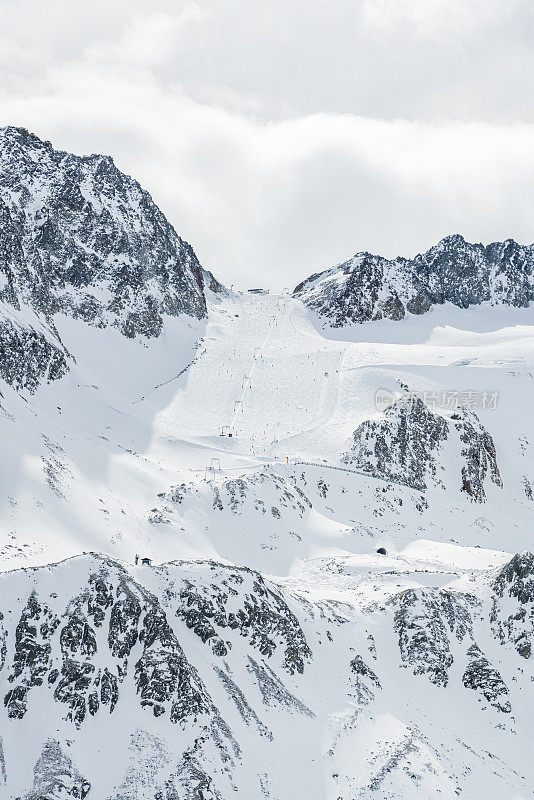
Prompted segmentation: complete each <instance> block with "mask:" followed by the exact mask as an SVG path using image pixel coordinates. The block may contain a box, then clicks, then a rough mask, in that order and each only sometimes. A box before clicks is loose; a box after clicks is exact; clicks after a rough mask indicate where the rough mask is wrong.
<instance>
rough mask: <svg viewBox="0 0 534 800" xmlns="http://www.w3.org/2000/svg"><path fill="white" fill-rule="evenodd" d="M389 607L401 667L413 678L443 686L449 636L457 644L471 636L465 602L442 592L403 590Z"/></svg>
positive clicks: (450, 659) (448, 659) (449, 655)
mask: <svg viewBox="0 0 534 800" xmlns="http://www.w3.org/2000/svg"><path fill="white" fill-rule="evenodd" d="M391 603H392V605H393V606H394V607H395V615H394V623H393V626H394V629H395V631H396V633H397V635H398V637H399V648H400V653H401V659H402V662H403V664H404V665H405V666H410V667H411V668H412V669H413V673H414V675H427V676H428V679H429V680H430V681H432V683H435V684H437V685H438V686H447V683H448V681H449V673H448V671H449V668H450V666H451V664H452V663H453V655H452V653H451V646H450V640H449V635H450V634H454V635H455V636H456V638H457V640H458V641H459V642H461V641H463V639H464V637H465V636H468V637H469V636H470V635H471V629H472V619H471V613H470V608H469V604H470V601H469V599H468V598H466V597H465V596H460V595H455V594H453V593H452V592H447V591H445V590H442V591H438V590H434V589H421V590H416V589H407V590H406V591H404V592H401V593H400V594H399V595H397V596H396V597H395V598H394V599H393V600H392V601H391Z"/></svg>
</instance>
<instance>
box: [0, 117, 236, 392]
mask: <svg viewBox="0 0 534 800" xmlns="http://www.w3.org/2000/svg"><path fill="white" fill-rule="evenodd" d="M206 284H207V285H208V287H209V288H211V289H215V290H219V289H220V288H221V287H220V286H219V284H217V282H216V281H215V280H214V279H213V276H211V274H209V273H206V272H204V270H203V269H202V267H201V266H200V264H199V262H198V259H197V257H196V256H195V253H194V252H193V249H192V248H191V247H190V245H188V244H187V243H186V242H184V241H182V239H180V237H179V236H178V235H177V233H176V231H175V230H174V229H173V227H172V225H170V223H169V222H168V221H167V220H166V219H165V217H164V216H163V214H162V213H161V211H160V210H159V209H158V208H157V207H156V205H155V204H154V202H153V201H152V199H151V197H150V195H149V194H148V192H146V191H144V190H143V189H142V188H141V187H140V186H139V184H138V183H137V182H136V181H134V180H132V178H130V177H128V176H127V175H124V174H123V173H121V172H120V171H119V170H118V169H117V167H116V166H115V164H114V163H113V161H112V159H111V158H110V157H109V156H100V155H92V156H84V157H79V156H74V155H71V154H70V153H64V152H60V151H57V150H54V149H53V147H52V145H51V144H50V142H44V141H41V139H39V138H38V137H37V136H35V135H33V134H31V133H28V131H26V130H25V129H23V128H9V127H8V128H2V129H0V341H1V342H2V351H3V352H5V354H6V358H5V359H2V361H1V362H0V369H1V375H2V377H3V378H4V380H6V381H8V382H9V383H11V384H12V385H15V386H21V387H25V388H28V389H30V390H33V389H35V388H36V386H37V385H38V384H39V383H40V382H41V381H42V380H54V379H56V378H59V377H61V376H62V375H63V374H64V373H65V372H66V371H67V369H68V368H69V364H70V362H71V354H69V352H68V351H67V350H66V349H65V347H64V345H63V343H62V342H61V339H60V338H59V337H58V332H57V329H56V328H55V326H54V322H53V319H54V315H56V314H58V313H61V314H66V315H68V316H71V317H74V318H76V319H82V320H85V321H86V322H89V323H90V324H91V325H97V326H99V327H105V326H107V325H113V326H115V327H117V328H118V329H119V330H120V331H121V333H123V334H124V335H125V336H128V337H134V336H136V335H139V334H143V335H144V336H148V337H150V336H159V335H160V334H161V331H162V328H163V319H164V316H165V315H170V316H177V315H179V314H188V315H190V316H193V317H196V318H199V319H201V318H203V317H204V316H205V315H206V301H205V293H204V289H205V286H206Z"/></svg>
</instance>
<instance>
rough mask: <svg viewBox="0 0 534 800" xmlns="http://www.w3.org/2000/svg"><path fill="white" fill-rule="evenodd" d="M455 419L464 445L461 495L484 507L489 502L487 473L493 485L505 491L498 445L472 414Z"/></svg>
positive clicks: (460, 414)
mask: <svg viewBox="0 0 534 800" xmlns="http://www.w3.org/2000/svg"><path fill="white" fill-rule="evenodd" d="M454 416H455V418H456V422H455V423H454V426H455V428H456V430H457V431H458V433H459V436H460V441H461V442H462V445H463V447H462V456H463V458H464V459H465V464H464V465H463V466H462V491H463V492H466V493H467V494H468V495H469V496H470V497H472V498H473V500H475V501H476V502H478V503H481V502H483V501H484V500H485V499H486V492H485V491H484V480H485V478H486V475H487V474H488V473H489V477H490V478H491V480H492V482H493V483H494V484H495V485H496V486H499V487H501V488H502V480H501V475H500V472H499V468H498V466H497V454H496V452H495V444H494V442H493V439H492V438H491V436H490V435H489V433H488V432H487V430H486V429H485V428H484V427H483V426H482V425H481V424H480V422H479V420H478V417H477V416H476V414H475V413H474V412H473V411H467V410H465V409H460V410H459V411H458V412H457V414H455V415H454Z"/></svg>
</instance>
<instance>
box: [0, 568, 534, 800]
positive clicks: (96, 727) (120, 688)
mask: <svg viewBox="0 0 534 800" xmlns="http://www.w3.org/2000/svg"><path fill="white" fill-rule="evenodd" d="M533 562H534V557H533V556H532V555H531V554H530V553H521V554H518V555H517V556H515V557H514V558H513V559H512V561H510V562H509V563H508V564H506V565H505V566H504V567H503V568H502V569H500V570H498V571H497V572H496V571H495V570H481V571H479V572H478V574H476V576H473V574H472V573H471V574H469V573H468V572H467V571H465V572H464V574H463V575H458V576H456V577H454V576H451V578H452V580H451V581H450V583H449V585H448V586H447V587H446V588H437V587H427V588H422V587H420V586H418V585H417V581H418V573H410V572H409V571H403V570H399V571H398V572H397V573H396V578H395V580H394V581H391V580H390V579H388V576H389V572H388V571H385V572H384V571H383V570H382V571H381V570H380V567H379V563H378V560H377V559H376V558H375V563H374V564H371V563H369V564H368V565H367V567H368V569H367V570H366V571H360V570H359V566H358V564H357V562H356V561H351V560H350V559H349V560H346V559H342V560H336V563H335V568H334V562H333V561H332V560H331V559H326V560H324V561H323V560H319V561H317V562H316V563H315V565H314V569H315V571H314V573H313V575H314V581H313V591H312V592H310V590H309V589H305V588H304V584H301V586H300V587H294V588H290V586H289V585H288V582H278V583H274V582H273V581H272V580H267V579H265V578H264V577H263V576H262V575H261V574H259V573H258V572H255V571H253V570H248V569H243V568H239V567H233V566H231V565H224V564H221V563H218V562H214V561H180V562H174V563H169V564H166V565H163V566H160V567H156V568H142V567H139V568H136V569H132V568H131V567H130V568H126V567H125V566H124V565H122V564H119V563H118V562H115V561H112V560H110V559H106V558H103V557H101V556H96V555H93V554H90V555H86V556H83V557H78V558H74V559H70V560H68V561H64V562H62V563H59V564H51V565H48V566H47V567H42V568H39V569H36V570H16V571H13V572H9V573H5V574H4V575H3V576H2V577H1V579H0V583H1V589H2V592H1V597H2V602H1V617H0V693H1V696H2V698H3V703H2V705H1V710H0V720H1V723H0V754H1V759H0V785H2V786H3V791H4V792H7V795H6V796H9V797H13V798H14V797H20V798H27V800H30V798H35V797H49V798H52V799H55V798H57V799H58V800H59V798H65V797H67V798H74V797H77V798H80V797H82V798H83V797H88V798H89V800H91V798H92V797H93V796H94V797H98V798H100V799H101V800H118V799H119V798H121V800H123V799H124V798H130V799H131V800H148V799H150V800H159V798H161V797H163V798H175V797H176V798H178V797H180V798H189V800H199V798H211V800H222V798H226V797H228V796H229V793H233V792H237V793H238V795H242V796H244V797H263V798H271V799H272V800H274V799H275V798H276V800H291V799H292V798H294V797H296V796H299V794H298V792H301V793H305V796H306V797H309V798H312V800H319V799H320V798H338V797H342V798H344V799H345V798H350V797H354V796H360V797H371V796H373V797H380V798H386V797H387V798H394V799H396V798H399V799H400V798H406V797H414V798H415V797H418V796H420V792H421V790H422V788H424V790H425V792H426V793H427V794H426V795H425V796H432V794H433V793H434V794H439V795H441V796H445V797H451V798H452V797H454V796H458V794H459V795H460V796H462V794H464V793H465V796H466V797H467V796H468V797H480V798H482V797H484V796H485V795H484V792H485V791H486V789H485V788H484V783H483V784H482V785H480V775H481V774H482V773H485V784H486V785H489V786H493V788H494V789H495V791H499V792H500V793H501V795H500V796H506V793H511V794H512V795H514V793H517V796H522V794H521V793H522V792H523V791H525V790H526V789H527V787H528V786H529V784H531V782H532V779H533V778H534V775H533V774H532V767H531V762H530V761H527V763H523V764H522V765H521V770H518V769H517V767H518V766H519V763H520V762H521V758H522V757H523V754H524V753H526V752H527V751H528V748H530V747H531V746H532V743H533V734H532V730H531V727H530V725H529V721H530V720H529V715H528V713H527V709H526V708H525V707H524V703H525V701H524V692H525V691H528V687H529V684H530V682H531V680H532V679H533V678H534V673H533V670H532V665H531V664H530V661H529V660H528V656H527V654H526V653H525V651H524V648H522V649H517V652H516V649H514V647H511V648H510V647H508V646H507V645H508V638H507V637H506V636H505V637H503V636H502V635H501V628H500V627H499V624H496V620H497V619H498V620H502V618H503V617H506V616H507V615H511V617H513V618H514V619H520V618H521V617H524V615H525V614H527V615H529V614H530V613H531V605H532V597H531V592H527V593H526V594H525V592H524V591H522V590H520V591H516V589H517V588H518V586H517V580H519V581H520V582H522V584H525V583H528V584H529V585H530V584H532V583H533V582H534V574H533V572H532V564H533ZM369 567H371V569H373V568H374V569H376V570H377V572H376V573H375V576H374V585H375V593H374V597H372V598H370V597H369V596H368V595H367V592H366V591H365V588H364V583H365V582H366V581H368V580H369ZM334 573H335V574H337V576H338V579H337V590H336V592H335V594H334V593H333V592H332V588H331V587H330V588H329V585H328V577H329V575H330V576H332V575H333V574H334ZM427 574H428V573H427ZM434 576H436V577H437V574H436V573H434ZM514 576H515V577H514ZM308 577H309V578H311V577H312V576H311V575H310V576H308ZM429 577H432V574H431V575H430V576H429ZM503 581H504V582H505V583H506V584H507V587H508V589H509V591H506V592H503V591H501V584H502V582H503ZM362 588H364V591H362ZM528 636H529V638H528V641H529V642H530V641H531V637H532V630H531V629H529V632H528ZM408 698H409V699H408ZM527 705H528V704H527ZM453 718H454V721H453ZM475 729H476V731H477V735H476V738H475V739H474V738H472V737H473V731H474V730H475ZM355 746H358V747H357V752H358V759H357V762H356V761H355V760H354V756H353V755H352V756H350V753H351V752H352V754H353V753H354V750H353V748H354V747H355Z"/></svg>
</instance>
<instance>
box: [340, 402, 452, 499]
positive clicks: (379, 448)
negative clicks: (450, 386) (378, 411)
mask: <svg viewBox="0 0 534 800" xmlns="http://www.w3.org/2000/svg"><path fill="white" fill-rule="evenodd" d="M448 433H449V426H448V423H447V421H446V420H445V419H444V417H442V416H440V415H439V414H434V413H433V412H432V411H431V410H430V409H429V408H428V407H427V406H426V405H425V404H424V403H423V401H422V400H421V399H420V398H418V397H412V396H405V397H404V396H403V397H400V398H399V399H398V400H397V401H396V402H395V403H394V404H393V405H391V406H390V407H389V408H387V409H386V411H385V412H384V416H383V418H382V419H380V420H376V421H375V420H367V421H366V422H362V424H361V425H359V427H358V428H357V429H356V430H355V431H354V434H353V444H352V447H351V450H350V452H349V453H347V454H346V455H345V456H344V457H343V458H342V461H343V462H344V463H345V464H352V465H353V466H354V467H356V468H357V469H362V470H364V471H365V472H369V473H370V474H372V475H379V476H381V477H384V478H389V479H390V480H392V481H395V482H396V483H403V484H405V485H406V486H410V487H412V488H413V489H418V490H419V491H421V490H424V489H426V487H427V481H428V479H429V477H430V478H435V477H436V471H437V466H438V459H437V457H436V456H437V451H438V450H439V448H440V445H441V443H442V442H443V441H445V440H446V439H447V436H448Z"/></svg>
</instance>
